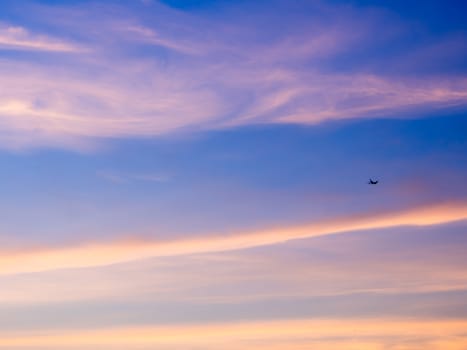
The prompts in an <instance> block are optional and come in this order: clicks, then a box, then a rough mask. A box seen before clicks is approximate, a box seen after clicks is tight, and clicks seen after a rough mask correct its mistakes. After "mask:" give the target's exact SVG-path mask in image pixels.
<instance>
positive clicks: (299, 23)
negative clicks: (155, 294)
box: [0, 2, 467, 149]
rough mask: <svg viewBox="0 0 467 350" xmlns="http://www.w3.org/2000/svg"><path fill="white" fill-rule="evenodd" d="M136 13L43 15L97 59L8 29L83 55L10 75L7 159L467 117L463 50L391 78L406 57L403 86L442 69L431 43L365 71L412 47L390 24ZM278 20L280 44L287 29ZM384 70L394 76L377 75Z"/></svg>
mask: <svg viewBox="0 0 467 350" xmlns="http://www.w3.org/2000/svg"><path fill="white" fill-rule="evenodd" d="M127 5H128V6H127V7H124V6H123V5H121V6H117V5H113V6H110V5H105V4H101V5H100V6H102V7H105V6H110V8H109V11H97V12H96V11H94V10H93V9H94V7H92V6H91V5H89V4H88V5H83V6H82V7H80V9H79V16H75V15H76V13H75V12H77V11H78V10H77V9H76V8H74V7H60V6H56V7H54V8H53V11H52V10H50V9H49V8H47V7H44V6H43V7H39V8H40V13H41V14H42V16H43V20H44V21H48V23H49V24H50V25H52V26H54V27H55V28H56V29H57V30H61V31H62V32H63V33H64V35H67V36H69V37H79V38H80V42H83V43H84V45H85V46H86V47H88V48H90V49H89V50H88V51H85V52H81V51H82V50H80V48H79V47H78V46H77V45H74V44H70V43H66V42H64V41H60V40H59V39H54V38H50V37H47V36H44V35H42V34H36V33H33V32H30V31H29V30H27V29H25V26H26V25H23V24H14V25H8V26H6V25H4V26H3V27H1V28H0V45H3V46H4V47H10V48H17V49H18V48H19V49H24V50H28V51H37V50H41V51H44V52H45V53H48V54H51V53H53V52H75V51H80V52H81V54H80V55H76V57H73V58H72V59H71V58H70V57H61V56H60V57H56V55H55V56H54V58H53V62H54V63H55V64H49V63H44V62H43V61H40V60H36V59H35V58H34V56H28V55H23V56H22V59H21V60H17V59H16V57H15V56H14V55H13V56H11V57H5V58H3V59H2V60H1V61H0V73H1V75H2V81H3V82H4V84H2V86H3V88H0V106H2V107H1V108H0V118H1V120H0V133H2V134H4V135H9V136H8V137H5V138H2V141H1V143H0V147H5V148H13V149H17V148H27V147H43V146H54V147H66V148H75V149H81V148H83V147H85V145H86V144H87V143H92V142H96V140H105V139H107V138H134V137H153V136H157V135H161V134H167V133H172V132H176V131H179V130H190V131H193V130H212V129H218V128H227V127H232V126H239V125H240V126H241V125H248V124H257V123H298V124H315V123H320V122H323V121H327V120H334V119H348V118H362V117H364V118H378V117H379V118H380V117H396V118H399V117H406V116H420V115H422V114H423V113H432V111H433V110H449V109H450V108H453V107H456V108H458V107H461V108H464V107H465V106H466V104H467V92H466V91H467V78H466V77H465V75H464V74H462V73H460V74H457V73H452V72H451V73H450V74H447V73H446V74H438V73H439V71H441V70H442V69H443V64H442V62H444V61H446V57H451V56H456V55H457V56H458V55H459V50H463V49H462V48H463V47H465V38H464V37H461V36H456V37H455V38H451V37H449V36H447V37H443V38H441V39H438V40H439V41H440V42H439V43H438V44H433V43H430V45H431V46H430V47H432V46H435V47H447V49H446V50H445V51H446V53H445V54H444V55H443V56H442V59H441V58H440V59H439V60H438V61H439V62H438V63H437V64H435V65H434V68H432V70H431V71H430V70H428V71H427V72H425V73H424V74H420V75H413V74H412V75H411V74H406V75H401V74H392V75H391V74H387V72H388V71H391V67H392V66H394V67H400V65H401V58H400V57H402V56H404V57H406V56H407V57H409V58H408V59H407V60H406V61H404V65H405V67H406V68H405V69H404V71H405V72H407V71H408V68H407V67H410V66H414V67H416V66H417V62H418V61H420V60H421V56H423V57H422V58H423V59H426V60H430V57H431V56H433V55H432V54H430V52H432V50H430V49H427V50H425V51H424V50H423V42H424V39H423V38H418V41H419V43H418V45H416V47H415V48H413V49H411V48H408V49H407V50H405V51H404V52H401V53H399V56H397V53H393V54H392V56H391V57H383V56H382V55H380V56H378V55H376V57H375V58H374V60H376V61H377V63H378V64H376V65H375V64H374V62H372V63H371V64H365V62H364V60H362V59H361V57H362V56H365V55H364V54H363V53H368V56H371V57H374V56H375V54H374V53H375V52H376V51H377V50H378V47H379V46H378V45H381V44H382V43H385V42H387V45H394V42H396V43H397V42H398V41H403V40H404V39H403V38H404V34H405V33H406V32H407V31H409V30H410V26H408V28H406V27H407V25H406V24H404V23H400V20H396V19H395V16H393V17H391V16H385V15H384V14H383V13H382V12H381V13H379V12H377V11H376V12H375V11H369V10H365V9H363V8H352V7H344V6H342V7H339V6H335V7H327V6H326V5H323V4H321V5H320V6H316V8H312V9H310V8H309V7H307V6H305V5H304V4H302V3H299V4H298V5H297V6H296V7H297V9H296V11H295V12H294V11H291V12H290V13H289V12H287V16H282V12H281V11H282V10H284V9H282V8H281V6H280V2H277V3H274V4H272V5H271V6H270V7H269V8H268V9H262V11H261V12H260V13H259V14H258V16H256V17H255V18H254V20H252V19H251V18H250V17H249V15H248V14H247V12H248V11H249V10H252V9H250V7H249V6H253V5H248V6H247V8H242V7H238V8H236V7H233V8H232V7H226V8H224V9H223V10H222V11H220V12H219V13H218V14H216V15H215V16H214V15H213V16H211V17H208V16H205V15H203V13H202V12H199V13H196V14H189V13H187V12H183V11H177V10H174V9H170V8H168V7H166V6H164V5H162V4H160V3H153V4H152V5H151V6H150V9H148V7H144V11H142V10H141V9H140V10H137V9H136V8H135V7H134V6H130V5H129V4H127ZM37 6H38V5H37ZM87 6H88V7H87ZM245 6H246V5H245ZM301 7H303V8H301ZM290 8H295V7H290ZM38 11H39V10H38ZM104 12H105V13H106V14H105V15H104V14H103V13H104ZM253 12H255V11H253ZM256 12H258V11H256ZM304 13H307V14H309V16H304ZM278 16H279V17H280V20H281V21H282V22H283V28H284V30H281V31H277V29H275V28H276V23H277V20H278ZM97 28H98V29H97ZM349 28H352V30H349ZM395 33H396V34H395ZM397 33H399V34H397ZM445 42H447V43H448V44H446V45H444V44H443V43H445ZM2 43H3V44H2ZM453 43H454V44H453ZM443 45H444V46H443ZM395 46H397V45H395ZM451 48H452V49H451ZM411 52H414V53H413V55H412V56H410V54H411ZM359 57H360V58H359ZM410 57H416V59H415V58H410ZM433 57H435V56H433ZM415 61H417V62H415ZM352 62H353V63H352ZM381 62H384V63H385V66H387V67H388V68H387V69H386V71H385V70H384V69H383V70H378V69H372V67H374V66H381V64H380V63H381ZM346 65H347V66H349V67H347V66H346ZM342 66H343V67H344V68H342ZM346 67H347V68H346ZM50 77H54V79H50Z"/></svg>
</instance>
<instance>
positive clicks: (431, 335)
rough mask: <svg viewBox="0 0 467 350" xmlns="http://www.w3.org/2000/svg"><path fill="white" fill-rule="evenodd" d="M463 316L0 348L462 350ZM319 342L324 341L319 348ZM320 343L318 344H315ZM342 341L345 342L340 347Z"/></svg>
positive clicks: (90, 336)
mask: <svg viewBox="0 0 467 350" xmlns="http://www.w3.org/2000/svg"><path fill="white" fill-rule="evenodd" d="M465 329H467V321H466V320H425V321H423V320H400V319H389V320H381V319H348V320H333V319H315V320H279V321H257V322H243V323H225V324H218V323H217V324H202V325H172V326H155V327H133V328H112V329H98V330H66V331H40V332H39V331H35V332H30V333H28V332H24V331H23V332H17V333H16V334H15V333H13V334H12V333H8V334H1V333H0V349H12V348H19V349H21V348H23V347H47V348H50V349H55V348H57V349H63V348H68V347H70V346H73V348H74V349H80V350H81V349H83V350H85V349H95V347H96V346H106V347H112V349H115V348H118V349H120V348H122V349H126V350H130V349H154V347H158V348H160V347H163V349H181V348H195V347H196V348H198V347H199V348H202V349H225V350H230V349H235V350H238V349H242V350H250V349H255V350H257V349H277V350H285V349H287V350H289V349H309V348H310V347H311V348H319V349H342V348H345V349H359V350H364V349H368V350H381V349H386V348H387V347H388V346H389V345H390V344H392V345H394V344H398V346H400V347H396V348H397V349H407V347H404V345H405V346H407V344H411V347H410V349H413V350H415V349H420V350H421V349H423V350H428V349H443V350H445V349H452V350H454V349H456V350H461V349H465V346H466V345H467V337H466V335H465ZM321 344H322V345H324V346H323V347H321ZM318 345H320V346H318ZM344 345H345V346H344Z"/></svg>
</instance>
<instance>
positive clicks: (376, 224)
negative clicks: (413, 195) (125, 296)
mask: <svg viewBox="0 0 467 350" xmlns="http://www.w3.org/2000/svg"><path fill="white" fill-rule="evenodd" d="M465 219H467V206H466V205H465V203H453V204H447V205H438V206H434V207H421V208H414V209H411V210H406V211H400V212H394V213H380V214H378V213H374V214H369V215H368V214H367V215H363V216H354V217H347V218H334V219H331V220H326V221H322V222H316V223H313V224H310V225H305V226H299V227H290V228H282V229H271V230H265V231H258V232H247V233H238V234H235V235H227V236H205V237H199V238H192V239H182V240H174V241H159V242H158V241H134V240H133V241H131V240H130V241H127V242H109V243H87V244H86V243H84V244H83V245H81V246H73V247H63V248H57V249H52V250H48V249H44V250H40V249H39V250H31V251H27V250H23V251H17V252H8V251H6V252H5V253H4V254H3V255H2V257H1V258H0V273H2V274H14V273H24V272H38V271H48V270H55V269H66V268H80V267H92V266H105V265H111V264H116V263H122V262H127V261H132V260H140V259H145V258H150V257H156V256H177V255H188V254H198V253H208V252H222V251H231V250H240V249H247V248H252V247H257V246H263V245H272V244H278V243H283V242H286V241H289V240H294V239H302V238H309V237H318V236H323V235H331V234H337V233H343V232H350V231H356V230H369V229H380V228H387V227H396V226H410V225H415V226H423V225H427V226H429V225H436V224H443V223H449V222H453V221H459V220H465Z"/></svg>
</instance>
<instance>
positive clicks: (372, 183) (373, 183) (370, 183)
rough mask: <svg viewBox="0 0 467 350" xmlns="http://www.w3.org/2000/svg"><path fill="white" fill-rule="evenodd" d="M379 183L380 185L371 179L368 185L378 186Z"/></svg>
mask: <svg viewBox="0 0 467 350" xmlns="http://www.w3.org/2000/svg"><path fill="white" fill-rule="evenodd" d="M377 183H378V180H376V181H373V180H372V179H370V181H368V185H376V184H377Z"/></svg>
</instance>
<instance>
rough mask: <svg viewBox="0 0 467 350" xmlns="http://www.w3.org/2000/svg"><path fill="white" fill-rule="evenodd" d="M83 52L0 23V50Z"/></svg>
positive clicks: (45, 37)
mask: <svg viewBox="0 0 467 350" xmlns="http://www.w3.org/2000/svg"><path fill="white" fill-rule="evenodd" d="M2 48H3V49H10V50H24V51H48V52H83V51H85V48H84V47H80V46H79V45H77V44H74V43H70V42H67V41H64V40H60V39H57V38H53V37H50V36H48V35H43V34H35V33H32V32H30V31H29V30H28V29H26V28H24V27H22V26H14V25H8V24H6V23H1V22H0V50H1V49H2Z"/></svg>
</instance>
